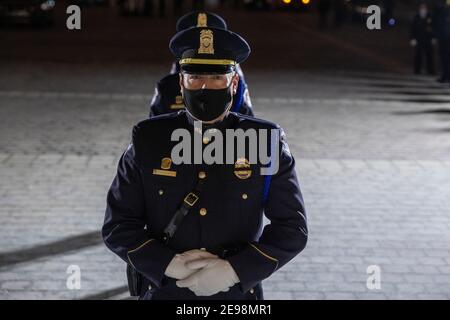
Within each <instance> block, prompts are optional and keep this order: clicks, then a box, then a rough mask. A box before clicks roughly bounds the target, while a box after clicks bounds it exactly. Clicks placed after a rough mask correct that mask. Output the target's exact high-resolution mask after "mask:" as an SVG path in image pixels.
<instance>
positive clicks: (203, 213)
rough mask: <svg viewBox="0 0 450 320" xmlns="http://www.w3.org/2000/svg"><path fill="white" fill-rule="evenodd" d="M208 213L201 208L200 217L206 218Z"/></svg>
mask: <svg viewBox="0 0 450 320" xmlns="http://www.w3.org/2000/svg"><path fill="white" fill-rule="evenodd" d="M206 212H207V211H206V209H205V208H201V209H200V215H201V216H206Z"/></svg>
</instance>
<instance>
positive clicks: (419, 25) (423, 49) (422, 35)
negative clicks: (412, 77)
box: [410, 3, 436, 75]
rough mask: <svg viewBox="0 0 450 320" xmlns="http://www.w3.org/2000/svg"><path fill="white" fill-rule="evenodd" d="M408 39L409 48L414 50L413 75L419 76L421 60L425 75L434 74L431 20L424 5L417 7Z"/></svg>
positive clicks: (433, 41)
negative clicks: (423, 63) (424, 64)
mask: <svg viewBox="0 0 450 320" xmlns="http://www.w3.org/2000/svg"><path fill="white" fill-rule="evenodd" d="M410 38H411V40H410V43H411V46H413V47H414V48H415V54H414V73H415V74H420V71H421V66H422V60H423V58H425V62H426V68H427V73H428V74H430V75H432V74H434V63H433V45H434V43H435V41H436V40H435V39H434V34H433V20H432V17H431V14H430V13H429V12H428V7H427V4H426V3H421V4H420V5H419V10H418V12H417V14H416V15H415V16H414V19H413V21H412V24H411V35H410Z"/></svg>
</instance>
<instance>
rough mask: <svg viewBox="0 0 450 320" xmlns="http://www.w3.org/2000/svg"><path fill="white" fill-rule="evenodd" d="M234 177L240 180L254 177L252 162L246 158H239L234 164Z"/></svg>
mask: <svg viewBox="0 0 450 320" xmlns="http://www.w3.org/2000/svg"><path fill="white" fill-rule="evenodd" d="M234 175H235V176H236V177H238V178H239V179H242V180H243V179H248V178H250V176H251V175H252V170H251V169H250V162H249V161H248V160H247V159H245V158H239V159H237V160H236V162H235V163H234Z"/></svg>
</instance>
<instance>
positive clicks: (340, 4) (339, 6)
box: [333, 0, 345, 28]
mask: <svg viewBox="0 0 450 320" xmlns="http://www.w3.org/2000/svg"><path fill="white" fill-rule="evenodd" d="M333 7H334V21H333V25H334V27H335V28H339V27H341V25H342V22H343V21H344V18H345V0H335V1H334V2H333Z"/></svg>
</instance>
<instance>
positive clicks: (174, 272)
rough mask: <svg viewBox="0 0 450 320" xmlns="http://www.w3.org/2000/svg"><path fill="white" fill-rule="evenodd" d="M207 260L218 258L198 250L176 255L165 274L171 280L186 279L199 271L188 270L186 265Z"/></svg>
mask: <svg viewBox="0 0 450 320" xmlns="http://www.w3.org/2000/svg"><path fill="white" fill-rule="evenodd" d="M205 258H207V259H214V258H217V256H216V255H213V254H212V253H209V252H207V251H203V250H198V249H194V250H189V251H186V252H183V253H181V254H176V255H175V256H174V257H173V259H172V261H170V263H169V265H168V266H167V268H166V271H165V272H164V274H165V275H166V276H168V277H170V278H174V279H184V278H186V277H188V276H190V275H191V274H193V273H194V272H195V271H197V270H196V269H195V268H188V267H187V266H186V263H188V262H190V261H194V260H198V259H205Z"/></svg>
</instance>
